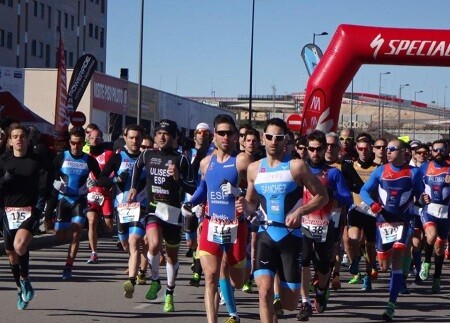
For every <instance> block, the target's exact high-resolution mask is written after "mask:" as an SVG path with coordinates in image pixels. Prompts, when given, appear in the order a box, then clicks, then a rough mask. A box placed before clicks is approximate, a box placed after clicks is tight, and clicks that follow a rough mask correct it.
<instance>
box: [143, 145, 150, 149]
mask: <svg viewBox="0 0 450 323" xmlns="http://www.w3.org/2000/svg"><path fill="white" fill-rule="evenodd" d="M141 148H142V149H149V148H150V146H146V145H141Z"/></svg>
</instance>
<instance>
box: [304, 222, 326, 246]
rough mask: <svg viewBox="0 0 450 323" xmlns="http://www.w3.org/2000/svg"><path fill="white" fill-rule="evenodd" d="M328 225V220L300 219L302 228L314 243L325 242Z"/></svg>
mask: <svg viewBox="0 0 450 323" xmlns="http://www.w3.org/2000/svg"><path fill="white" fill-rule="evenodd" d="M329 223H330V221H328V220H311V219H305V217H302V227H304V228H305V229H307V230H308V231H309V232H310V233H311V235H312V238H313V239H314V241H317V242H325V240H326V239H327V233H328V224H329Z"/></svg>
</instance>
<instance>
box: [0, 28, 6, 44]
mask: <svg viewBox="0 0 450 323" xmlns="http://www.w3.org/2000/svg"><path fill="white" fill-rule="evenodd" d="M0 46H1V47H5V31H4V30H3V29H0Z"/></svg>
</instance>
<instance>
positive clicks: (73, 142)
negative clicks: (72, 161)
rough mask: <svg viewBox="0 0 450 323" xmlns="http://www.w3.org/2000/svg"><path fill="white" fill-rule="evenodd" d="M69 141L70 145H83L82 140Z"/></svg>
mask: <svg viewBox="0 0 450 323" xmlns="http://www.w3.org/2000/svg"><path fill="white" fill-rule="evenodd" d="M69 143H70V144H71V145H72V146H83V145H84V142H82V141H80V142H75V141H72V140H70V141H69Z"/></svg>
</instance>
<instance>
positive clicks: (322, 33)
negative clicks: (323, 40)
mask: <svg viewBox="0 0 450 323" xmlns="http://www.w3.org/2000/svg"><path fill="white" fill-rule="evenodd" d="M326 35H328V33H327V32H326V31H323V32H321V33H320V34H316V33H314V34H313V45H314V44H316V36H326Z"/></svg>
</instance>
